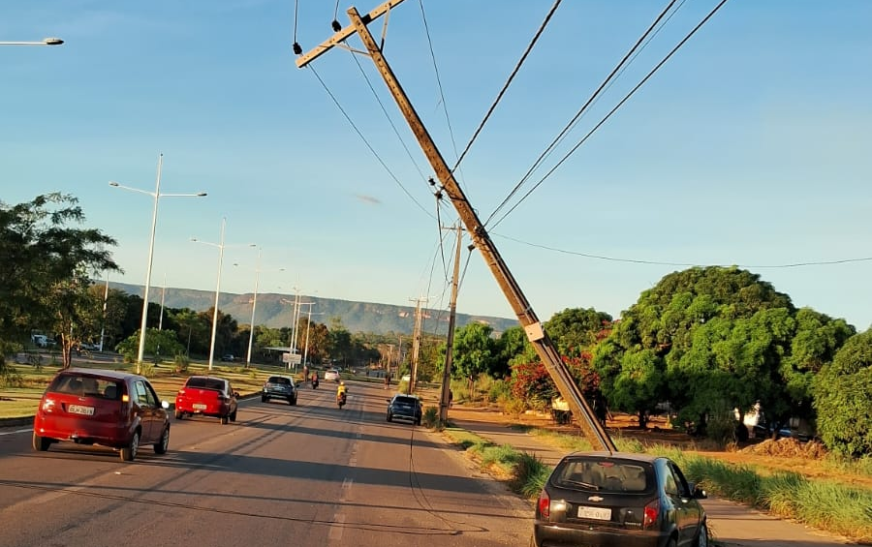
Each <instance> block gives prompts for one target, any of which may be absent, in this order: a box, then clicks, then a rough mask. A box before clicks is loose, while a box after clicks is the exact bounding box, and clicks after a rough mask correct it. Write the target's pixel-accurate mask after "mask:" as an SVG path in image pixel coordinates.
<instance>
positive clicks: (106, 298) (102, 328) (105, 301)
mask: <svg viewBox="0 0 872 547" xmlns="http://www.w3.org/2000/svg"><path fill="white" fill-rule="evenodd" d="M108 307H109V270H106V288H105V289H104V290H103V324H102V325H101V326H100V353H103V340H105V339H106V310H107V308H108Z"/></svg>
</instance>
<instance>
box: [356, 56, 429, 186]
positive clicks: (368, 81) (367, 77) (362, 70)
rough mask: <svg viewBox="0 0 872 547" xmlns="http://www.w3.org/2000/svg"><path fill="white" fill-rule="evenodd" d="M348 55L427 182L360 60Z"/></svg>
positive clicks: (417, 169)
mask: <svg viewBox="0 0 872 547" xmlns="http://www.w3.org/2000/svg"><path fill="white" fill-rule="evenodd" d="M349 53H350V55H351V58H352V59H354V63H355V64H356V65H357V68H358V69H359V70H360V73H361V75H363V79H364V80H366V85H368V86H369V90H370V91H372V95H373V97H375V100H376V102H378V105H379V107H381V111H382V112H383V113H384V115H385V118H387V120H388V123H389V124H390V126H391V129H393V130H394V135H396V136H397V139H398V140H399V141H400V144H401V145H402V146H403V150H405V151H406V155H407V156H408V157H409V159H410V160H412V165H414V166H415V170H416V171H418V174H419V175H421V178H422V179H423V180H427V177H426V176H424V172H423V171H421V167H420V166H419V165H418V162H417V161H415V157H414V156H413V155H412V151H411V150H409V147H408V146H406V141H405V139H403V137H402V136H401V135H400V131H399V129H397V126H396V125H395V124H394V121H393V120H392V119H391V116H390V114H388V110H387V108H386V107H385V105H384V103H383V102H382V100H381V98H380V97H379V96H378V93H376V90H375V87H374V86H373V85H372V81H371V80H370V79H369V76H367V75H366V71H365V70H364V69H363V66H362V65H361V64H360V60H358V58H357V55H356V54H355V53H354V52H353V51H351V50H349Z"/></svg>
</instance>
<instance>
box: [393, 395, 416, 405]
mask: <svg viewBox="0 0 872 547" xmlns="http://www.w3.org/2000/svg"><path fill="white" fill-rule="evenodd" d="M417 402H418V399H416V398H414V397H397V398H396V399H394V403H396V404H398V405H401V406H415V404H417Z"/></svg>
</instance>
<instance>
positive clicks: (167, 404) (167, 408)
mask: <svg viewBox="0 0 872 547" xmlns="http://www.w3.org/2000/svg"><path fill="white" fill-rule="evenodd" d="M160 407H161V408H162V409H164V410H169V408H170V404H169V403H168V402H166V401H161V402H160Z"/></svg>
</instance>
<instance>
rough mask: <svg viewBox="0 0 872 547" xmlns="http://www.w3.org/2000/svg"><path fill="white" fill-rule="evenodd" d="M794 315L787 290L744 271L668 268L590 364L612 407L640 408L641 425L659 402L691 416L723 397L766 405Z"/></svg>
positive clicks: (619, 324) (788, 339)
mask: <svg viewBox="0 0 872 547" xmlns="http://www.w3.org/2000/svg"><path fill="white" fill-rule="evenodd" d="M761 312H765V313H761ZM794 313H795V309H794V307H793V305H792V303H791V301H790V298H789V297H788V296H787V295H786V294H782V293H779V292H778V291H776V290H775V289H774V288H773V287H772V285H771V284H769V283H767V282H765V281H762V280H761V279H760V277H759V276H758V275H756V274H753V273H751V272H748V271H746V270H741V269H738V268H723V267H707V268H691V269H688V270H684V271H681V272H674V273H672V274H669V275H667V276H665V277H664V278H663V279H662V280H661V281H660V282H659V283H658V284H657V285H656V286H655V287H653V288H652V289H650V290H647V291H645V292H643V293H642V295H641V296H640V298H639V301H638V302H637V303H636V304H634V305H633V306H631V307H630V309H629V310H627V311H626V312H625V313H624V314H623V316H622V318H621V321H619V322H617V324H616V325H615V327H614V329H613V330H612V332H611V334H610V335H609V338H608V339H607V341H606V343H605V344H604V345H603V346H602V347H600V348H598V349H597V351H596V354H595V356H594V367H595V368H596V370H597V371H598V372H599V373H600V376H601V379H602V385H603V390H604V392H605V394H606V396H607V398H608V399H609V400H610V402H611V403H612V405H613V406H617V407H618V408H622V409H623V410H626V411H630V412H637V413H639V416H640V423H643V422H644V419H645V415H646V414H647V413H649V412H650V411H651V410H652V409H653V408H654V407H655V406H656V405H657V404H658V403H660V402H663V401H666V400H668V401H670V402H671V403H672V404H673V405H674V406H676V407H678V408H679V409H684V411H685V414H694V415H695V416H691V418H699V417H701V416H702V415H704V414H705V412H707V411H709V410H712V411H713V410H714V408H715V407H717V408H722V407H723V405H722V401H721V399H723V398H724V397H734V396H739V397H740V400H739V401H730V403H731V404H739V405H743V406H744V405H746V404H747V402H748V400H750V404H753V402H754V401H756V400H758V399H768V400H769V401H770V402H771V401H773V400H774V399H775V397H774V395H773V394H774V393H775V391H776V390H775V389H774V388H773V383H774V381H775V380H774V377H775V372H774V371H777V369H778V368H779V366H780V358H781V356H783V355H784V353H785V352H786V351H787V350H786V349H785V348H789V341H790V334H791V332H792V330H791V329H792V315H793V314H794ZM735 374H738V376H736V378H740V379H736V380H729V379H727V377H728V376H731V375H735ZM667 379H668V381H667ZM725 384H726V385H725ZM720 388H729V389H728V391H727V392H724V391H722V390H721V389H720ZM713 394H719V397H717V398H714V397H713ZM750 404H748V406H750ZM748 406H745V408H748Z"/></svg>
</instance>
